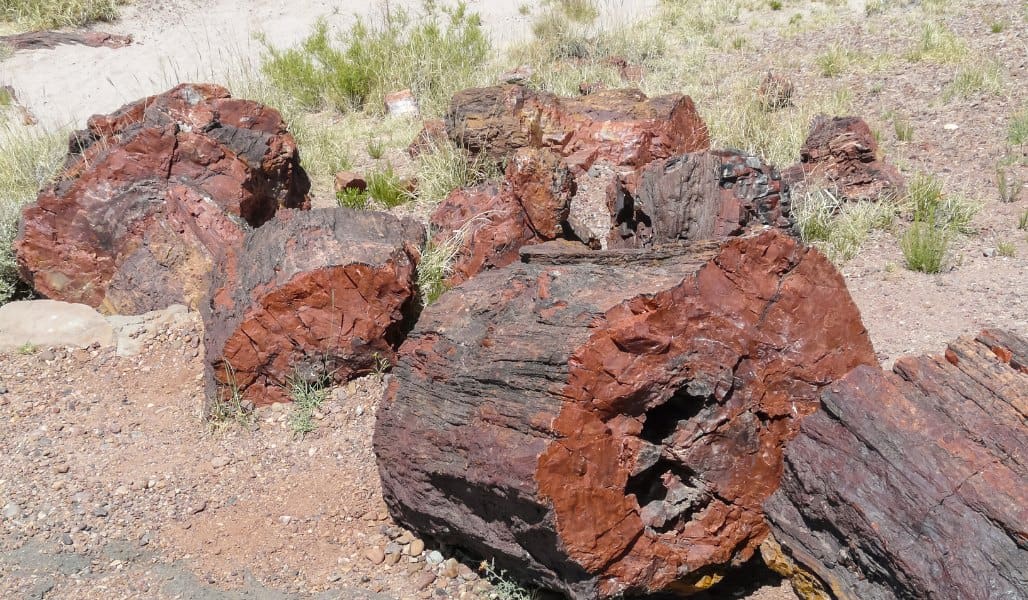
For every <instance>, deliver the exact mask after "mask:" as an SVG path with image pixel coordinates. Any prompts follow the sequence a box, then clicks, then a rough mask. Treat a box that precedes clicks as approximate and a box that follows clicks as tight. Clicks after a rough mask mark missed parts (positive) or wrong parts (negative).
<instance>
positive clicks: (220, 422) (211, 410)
mask: <svg viewBox="0 0 1028 600" xmlns="http://www.w3.org/2000/svg"><path fill="white" fill-rule="evenodd" d="M226 367H227V372H228V383H227V385H226V386H225V387H224V388H223V389H221V390H218V392H219V393H218V397H217V398H215V399H214V401H213V402H211V403H210V404H209V405H208V406H207V407H206V410H205V413H204V415H203V420H204V421H205V422H206V423H207V426H208V428H209V429H210V430H211V431H212V432H214V431H217V430H219V429H223V428H225V427H227V426H229V425H231V424H235V425H238V426H240V427H246V426H248V425H251V424H253V422H254V420H255V419H256V415H255V414H254V412H253V406H252V405H248V404H247V403H246V402H244V401H243V394H242V391H241V390H240V389H239V385H238V383H237V380H236V373H235V370H234V369H233V368H232V365H231V364H229V363H226Z"/></svg>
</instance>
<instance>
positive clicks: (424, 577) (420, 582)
mask: <svg viewBox="0 0 1028 600" xmlns="http://www.w3.org/2000/svg"><path fill="white" fill-rule="evenodd" d="M433 583H435V573H422V574H421V575H420V576H419V577H418V579H417V581H415V583H414V587H415V589H419V590H423V589H425V588H427V587H428V586H430V585H432V584H433Z"/></svg>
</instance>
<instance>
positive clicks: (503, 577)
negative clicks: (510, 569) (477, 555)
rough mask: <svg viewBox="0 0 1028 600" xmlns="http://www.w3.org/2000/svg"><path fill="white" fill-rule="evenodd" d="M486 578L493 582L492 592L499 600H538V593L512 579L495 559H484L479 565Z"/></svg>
mask: <svg viewBox="0 0 1028 600" xmlns="http://www.w3.org/2000/svg"><path fill="white" fill-rule="evenodd" d="M478 568H479V570H480V571H482V574H483V575H484V576H485V578H486V579H487V580H488V581H489V583H490V584H492V586H493V589H492V593H493V594H495V595H496V596H495V597H496V598H497V600H536V598H538V595H537V594H536V593H535V592H533V591H531V590H529V589H528V588H526V587H524V586H522V585H520V584H519V583H518V582H516V581H514V580H513V579H511V578H510V577H509V576H508V575H507V572H506V571H504V570H502V569H497V568H496V564H495V563H494V562H493V561H486V560H483V561H482V563H481V564H480V565H479V566H478Z"/></svg>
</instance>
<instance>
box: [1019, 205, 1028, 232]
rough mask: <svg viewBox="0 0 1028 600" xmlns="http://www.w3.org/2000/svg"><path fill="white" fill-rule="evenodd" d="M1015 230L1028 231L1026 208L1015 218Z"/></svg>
mask: <svg viewBox="0 0 1028 600" xmlns="http://www.w3.org/2000/svg"><path fill="white" fill-rule="evenodd" d="M1017 228H1018V229H1020V230H1021V231H1028V208H1026V209H1025V210H1024V212H1023V213H1021V216H1020V217H1018V218H1017Z"/></svg>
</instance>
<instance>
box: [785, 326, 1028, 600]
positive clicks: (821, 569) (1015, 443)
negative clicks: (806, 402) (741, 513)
mask: <svg viewBox="0 0 1028 600" xmlns="http://www.w3.org/2000/svg"><path fill="white" fill-rule="evenodd" d="M1025 348H1028V340H1026V339H1025V338H1024V337H1022V336H1018V335H1014V334H1010V333H1006V332H1000V331H986V332H983V333H982V334H981V335H980V336H978V338H977V339H971V338H963V339H960V340H958V341H956V342H954V343H952V344H950V345H949V347H948V348H947V351H946V354H945V356H944V357H943V356H921V357H907V358H901V359H900V360H898V361H897V362H896V364H895V366H894V367H893V373H885V372H883V371H881V370H880V369H879V368H877V367H874V366H862V367H859V368H857V369H855V370H854V371H853V372H851V373H850V374H848V375H847V376H846V377H844V378H842V379H841V380H840V381H838V382H836V383H834V384H833V385H831V386H830V387H829V388H828V389H827V390H825V392H824V394H823V396H822V405H823V410H821V411H819V412H818V413H816V414H814V415H811V416H810V417H808V418H807V419H806V420H805V421H804V423H803V426H802V428H801V430H800V433H799V435H798V436H797V437H796V438H795V439H794V440H792V441H791V442H789V444H788V445H787V446H786V448H785V465H786V469H785V472H784V476H783V478H782V486H781V489H780V490H779V491H778V492H777V493H775V494H774V495H773V496H772V497H771V498H770V499H769V500H768V501H767V502H766V503H765V512H766V513H767V516H768V518H769V522H770V524H771V527H772V529H773V530H774V534H775V538H776V539H777V540H778V542H780V543H781V545H782V548H783V549H784V550H785V552H786V553H787V554H788V555H789V556H790V557H791V558H792V559H793V560H794V561H795V562H797V563H799V564H800V565H802V566H803V567H804V568H805V569H807V570H808V571H809V572H811V573H813V574H814V575H816V576H817V577H819V578H820V579H821V581H822V582H823V583H824V586H823V587H825V588H826V589H828V590H831V592H832V594H833V596H834V597H836V598H840V599H844V600H845V599H853V600H857V599H860V600H864V599H898V598H939V599H943V600H957V599H970V598H974V599H986V598H1021V597H1025V596H1026V595H1028V573H1026V572H1025V568H1024V567H1025V565H1028V528H1026V523H1028V425H1026V423H1025V418H1026V415H1028V373H1026V372H1025V371H1024V370H1022V369H1019V368H1018V367H1017V366H1015V365H1016V364H1023V363H1021V362H1020V360H1023V358H1024V356H1025V354H1024V349H1025ZM997 350H999V352H997ZM1008 352H1009V354H1008ZM1016 356H1019V357H1021V358H1020V359H1018V358H1015V357H1016Z"/></svg>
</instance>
